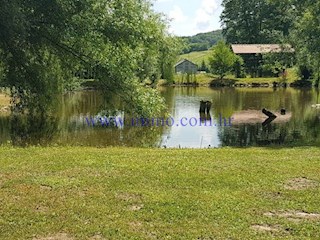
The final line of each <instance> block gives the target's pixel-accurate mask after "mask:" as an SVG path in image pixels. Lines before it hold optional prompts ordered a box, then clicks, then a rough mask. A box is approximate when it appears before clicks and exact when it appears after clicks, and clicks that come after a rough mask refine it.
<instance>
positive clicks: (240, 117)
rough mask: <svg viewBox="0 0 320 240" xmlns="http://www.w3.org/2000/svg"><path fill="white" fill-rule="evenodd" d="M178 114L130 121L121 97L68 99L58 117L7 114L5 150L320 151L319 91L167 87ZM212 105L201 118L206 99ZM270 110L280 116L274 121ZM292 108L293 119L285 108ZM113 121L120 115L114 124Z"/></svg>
mask: <svg viewBox="0 0 320 240" xmlns="http://www.w3.org/2000/svg"><path fill="white" fill-rule="evenodd" d="M160 90H161V94H162V95H163V96H164V98H165V99H166V103H167V106H168V110H169V113H170V116H166V117H160V118H159V117H158V116H155V118H154V119H144V120H141V119H139V118H130V117H128V116H126V114H125V113H124V112H123V111H121V110H119V109H123V103H121V100H120V99H118V98H115V99H112V100H111V102H112V104H110V99H107V98H106V97H105V96H103V95H102V94H101V93H100V92H96V91H83V92H76V93H68V94H66V95H65V96H62V97H61V99H58V102H59V103H58V107H57V109H56V110H55V114H54V116H50V117H48V116H45V115H44V116H42V117H41V118H40V119H28V118H26V119H23V120H21V119H18V120H17V119H15V118H14V117H12V116H10V115H9V114H4V113H0V134H1V135H0V144H13V145H24V146H25V145H50V146H51V145H53V146H55V145H63V146H65V145H71V146H73V145H76V146H96V147H105V146H132V147H165V148H210V147H211V148H213V147H224V146H232V147H247V146H320V108H317V106H316V105H315V104H317V103H319V102H320V99H319V98H320V93H319V91H318V90H315V89H292V88H288V89H283V88H279V89H272V88H256V89H255V88H237V89H235V88H217V89H212V88H206V87H197V88H196V87H168V88H161V89H160ZM202 100H203V101H210V102H212V107H211V110H210V112H209V113H208V114H202V115H201V116H200V114H199V107H200V101H202ZM263 108H265V109H267V110H269V111H271V112H273V113H274V114H275V115H276V116H277V118H275V119H271V120H270V121H266V120H267V119H268V117H267V116H266V115H264V114H263V113H262V109H263ZM281 109H285V115H281V114H280V110H281ZM110 116H113V118H111V117H110Z"/></svg>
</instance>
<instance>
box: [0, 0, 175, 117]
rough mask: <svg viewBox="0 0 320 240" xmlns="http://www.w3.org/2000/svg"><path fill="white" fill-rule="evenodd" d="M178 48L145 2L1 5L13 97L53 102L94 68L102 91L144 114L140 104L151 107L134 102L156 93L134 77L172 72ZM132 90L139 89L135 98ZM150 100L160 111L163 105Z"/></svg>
mask: <svg viewBox="0 0 320 240" xmlns="http://www.w3.org/2000/svg"><path fill="white" fill-rule="evenodd" d="M177 47H178V44H177V40H176V39H175V38H172V37H171V36H170V35H168V34H167V32H166V23H165V22H164V21H163V20H162V18H161V16H160V15H158V14H156V13H154V12H153V11H152V10H151V3H150V2H149V1H148V0H143V1H141V0H129V1H127V0H126V1H124V0H108V1H107V0H96V1H91V0H79V1H73V0H64V1H36V0H28V1H18V0H13V1H4V2H2V3H1V10H0V62H1V66H2V68H4V69H5V70H4V71H3V72H4V74H5V77H4V79H5V80H4V84H5V85H6V86H9V87H13V88H14V91H13V95H14V97H17V98H18V99H20V100H19V102H21V99H22V98H24V99H27V100H28V101H29V100H30V96H31V97H32V96H33V95H37V98H38V97H39V96H41V98H43V101H48V102H51V100H52V99H53V98H54V95H55V94H56V93H59V92H61V91H62V90H63V89H64V88H66V86H68V85H70V82H71V81H72V80H74V79H75V78H74V74H75V73H77V72H79V71H80V72H81V71H84V70H86V71H87V72H88V71H91V72H94V77H95V79H96V80H97V81H98V82H99V85H100V87H101V88H102V89H103V90H105V92H106V93H111V92H112V93H116V94H118V95H120V96H121V97H122V98H123V100H124V101H126V102H129V103H132V106H131V107H130V109H131V110H132V111H134V112H137V113H138V114H144V113H145V111H144V110H143V108H149V109H150V108H151V106H137V105H136V103H135V102H134V101H133V100H134V99H137V98H139V99H140V98H141V97H144V98H145V100H144V102H148V101H149V100H150V101H151V99H150V96H152V97H154V95H153V94H149V93H148V92H149V91H148V90H147V91H140V90H138V88H140V86H139V84H137V82H138V80H144V79H146V78H150V79H152V80H155V79H156V78H159V77H160V76H162V77H168V78H170V77H171V75H170V74H168V73H170V71H172V69H170V68H172V65H173V62H174V57H175V55H176V54H177V53H178V51H177V50H176V49H177ZM168 49H170V50H171V51H169V50H168ZM163 56H166V59H164V58H163ZM1 66H0V67H1ZM171 78H172V77H171ZM135 79H136V80H135ZM138 92H139V93H144V95H143V96H139V97H137V96H135V95H134V94H137V93H138ZM148 99H149V100H148ZM156 99H158V102H157V104H155V106H158V109H155V112H154V113H155V114H158V113H159V112H160V111H161V110H162V106H163V105H162V104H161V101H162V100H161V99H160V98H159V97H157V98H156ZM152 101H155V99H152ZM21 104H22V102H21ZM21 104H20V105H21ZM137 109H142V111H137Z"/></svg>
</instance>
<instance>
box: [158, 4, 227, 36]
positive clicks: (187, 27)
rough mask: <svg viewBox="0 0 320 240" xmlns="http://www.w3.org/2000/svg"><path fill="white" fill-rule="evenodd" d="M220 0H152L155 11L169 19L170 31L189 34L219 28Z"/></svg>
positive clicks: (180, 34) (181, 34)
mask: <svg viewBox="0 0 320 240" xmlns="http://www.w3.org/2000/svg"><path fill="white" fill-rule="evenodd" d="M221 1H222V0H154V9H155V11H156V12H162V13H164V14H166V15H167V17H168V18H169V19H170V20H171V22H170V32H171V33H173V34H175V35H178V36H191V35H195V34H197V33H200V32H209V31H213V30H216V29H220V28H221V24H220V14H221V12H222V7H221Z"/></svg>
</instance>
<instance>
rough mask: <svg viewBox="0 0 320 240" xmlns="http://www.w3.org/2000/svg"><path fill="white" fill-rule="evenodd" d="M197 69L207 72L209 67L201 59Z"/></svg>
mask: <svg viewBox="0 0 320 240" xmlns="http://www.w3.org/2000/svg"><path fill="white" fill-rule="evenodd" d="M199 71H203V72H209V68H208V66H207V64H206V62H205V61H204V60H202V62H201V66H200V68H199Z"/></svg>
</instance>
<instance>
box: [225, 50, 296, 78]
mask: <svg viewBox="0 0 320 240" xmlns="http://www.w3.org/2000/svg"><path fill="white" fill-rule="evenodd" d="M231 49H232V51H233V52H234V53H235V54H237V55H239V56H241V57H242V58H243V60H244V62H245V67H246V71H247V72H248V73H250V74H251V75H252V76H259V77H261V76H262V75H263V73H262V70H261V68H260V66H261V65H262V64H263V62H264V60H263V55H265V54H270V53H275V54H287V55H286V56H289V55H288V54H290V55H292V54H294V52H295V50H294V49H293V48H292V46H291V45H290V44H231ZM288 59H290V58H288ZM291 64H293V63H290V65H291Z"/></svg>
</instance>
